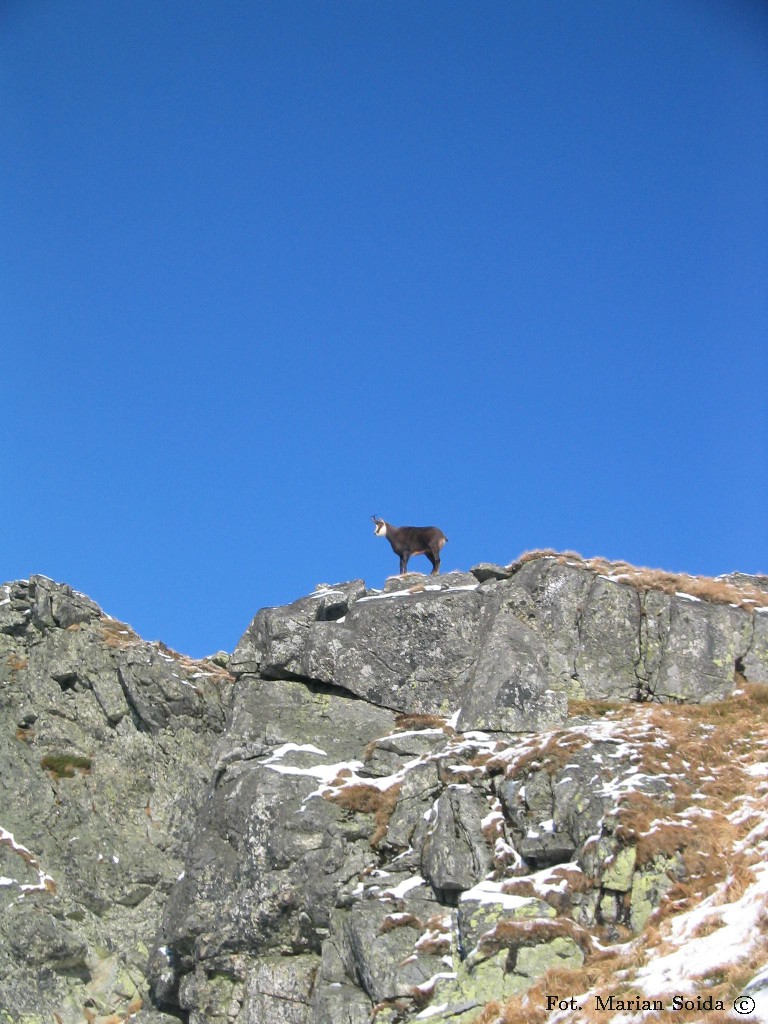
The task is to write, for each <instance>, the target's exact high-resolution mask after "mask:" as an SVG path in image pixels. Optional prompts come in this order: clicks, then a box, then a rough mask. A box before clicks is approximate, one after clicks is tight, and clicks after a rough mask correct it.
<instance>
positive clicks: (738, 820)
mask: <svg viewBox="0 0 768 1024" xmlns="http://www.w3.org/2000/svg"><path fill="white" fill-rule="evenodd" d="M620 731H621V734H622V735H623V738H625V739H626V741H627V742H632V743H634V745H635V749H637V750H638V751H639V753H640V763H639V767H640V769H641V771H642V772H643V773H644V774H648V775H665V776H667V777H668V779H669V781H670V783H671V788H672V792H671V795H670V798H669V799H668V800H658V799H653V798H652V797H650V796H647V795H644V794H642V793H638V792H636V791H635V792H629V793H626V794H624V795H623V796H622V798H621V800H620V802H619V810H618V815H617V818H616V824H615V835H616V837H617V838H618V839H620V840H621V841H623V842H624V843H626V844H632V845H635V846H636V848H637V852H638V864H639V865H642V864H644V863H648V862H650V861H652V860H653V859H654V858H657V857H662V856H663V857H669V858H674V859H676V861H677V862H678V863H679V864H682V866H683V868H684V873H683V877H682V878H681V879H680V880H678V881H676V882H674V884H673V885H672V888H671V889H670V890H669V892H668V893H667V896H666V897H665V899H664V901H663V903H662V905H661V907H660V908H659V910H657V911H656V913H655V914H654V916H653V917H652V919H651V921H650V922H649V924H648V925H647V926H646V928H645V929H644V931H643V933H642V934H641V935H640V936H638V937H635V938H633V939H632V941H628V942H625V943H623V944H615V945H613V946H611V947H609V948H607V949H603V950H593V951H592V952H591V953H590V954H588V955H587V957H586V960H585V963H584V965H583V966H582V967H581V968H579V969H578V970H571V971H563V970H562V969H558V970H555V971H550V972H548V973H547V974H546V975H545V976H544V977H542V978H541V979H539V980H538V981H537V982H536V984H535V985H533V986H532V987H531V988H530V989H529V990H528V991H527V992H526V993H525V994H524V995H521V996H516V997H514V998H513V999H510V1000H508V1001H507V1002H506V1003H504V1004H500V1003H498V1002H495V1003H489V1004H488V1006H486V1007H485V1008H484V1009H483V1010H482V1012H480V1013H479V1015H478V1017H477V1018H475V1021H473V1024H499V1022H502V1024H544V1021H546V1020H547V1018H548V1017H549V1013H548V1011H547V1010H546V997H547V995H548V994H550V993H553V992H561V993H564V994H566V996H567V997H570V995H574V996H576V997H577V1002H579V1003H582V1004H583V1006H584V1008H583V1010H582V1011H581V1012H579V1014H578V1016H574V1018H573V1019H574V1020H578V1021H580V1022H582V1021H583V1022H585V1024H607V1022H608V1021H609V1020H610V1018H611V1017H613V1016H615V1012H616V1011H615V1010H612V1011H608V1010H605V1011H601V1010H598V1009H597V1008H596V1006H595V1003H594V999H590V998H586V997H585V998H582V999H580V998H579V997H580V996H584V995H585V993H589V992H599V993H600V994H601V996H602V997H603V998H604V999H605V998H607V996H608V995H609V994H611V993H613V994H614V995H615V996H616V997H617V998H622V994H623V996H624V998H627V997H632V996H634V997H635V998H637V995H638V993H637V992H636V991H635V990H633V989H632V978H633V976H634V973H635V972H636V971H637V969H638V968H640V967H641V966H644V965H645V964H646V963H648V962H649V961H650V960H652V959H653V958H654V957H655V956H659V955H664V954H665V953H669V952H672V951H673V950H675V949H677V948H678V946H677V941H678V940H675V939H674V936H673V935H672V933H671V932H670V930H669V921H670V919H671V918H672V917H673V916H674V915H676V914H678V913H679V912H681V911H685V910H688V909H692V908H693V907H695V906H698V905H700V903H701V901H702V899H703V898H704V897H709V898H710V899H711V900H713V907H714V909H713V912H712V916H711V917H708V918H707V919H706V920H704V921H703V922H702V923H701V924H700V925H699V927H698V929H697V930H696V931H695V932H694V933H693V936H692V938H693V939H694V940H695V939H697V938H701V937H703V936H706V935H708V934H711V933H713V932H716V931H718V930H719V928H720V927H723V926H724V922H723V919H722V917H721V915H720V914H719V913H718V911H717V909H716V908H717V906H718V905H723V906H727V905H729V904H732V903H734V902H735V901H737V900H739V899H740V898H741V897H742V896H743V895H744V893H745V892H746V890H747V889H748V887H749V886H750V885H752V884H753V882H754V880H755V875H754V870H753V869H754V867H755V865H756V864H758V863H762V851H761V850H754V849H747V848H746V846H747V844H745V843H744V839H745V837H746V836H747V835H748V834H749V833H750V831H751V830H752V829H753V828H754V826H755V825H756V824H757V823H758V822H759V821H760V820H761V817H762V815H763V813H764V808H765V792H764V788H763V787H764V778H763V777H762V776H760V775H759V774H758V775H751V774H750V773H749V771H748V769H749V767H750V766H751V765H753V764H757V763H763V762H765V760H766V759H767V757H768V686H759V685H750V684H747V685H745V686H744V687H743V689H742V690H740V691H739V692H737V693H735V694H734V695H732V696H731V697H729V698H728V699H727V700H725V701H720V702H718V703H713V704H707V705H684V706H671V705H659V706H653V707H649V706H647V705H646V706H644V707H642V708H634V709H632V711H631V713H630V714H629V715H627V716H624V715H622V719H621V725H620ZM550 753H552V750H550ZM532 755H533V760H535V759H536V756H535V755H536V752H535V751H529V752H527V753H526V761H525V762H519V763H518V764H517V765H515V764H514V762H513V771H514V772H516V771H517V770H518V767H519V766H520V765H521V764H522V765H523V766H524V765H525V763H530V761H531V759H532ZM538 756H539V758H540V756H541V755H540V752H539V754H538ZM554 756H555V757H558V754H557V750H556V749H555V750H554ZM748 801H751V805H750V804H749V803H748ZM748 806H752V807H753V808H754V813H752V814H750V813H736V814H735V813H734V811H735V810H737V809H739V808H744V807H748ZM704 808H705V809H706V812H705V813H702V810H703V809H704ZM557 870H558V869H557V868H555V869H553V871H552V874H554V873H555V872H556V871H557ZM573 882H574V884H578V883H580V884H581V885H582V886H583V885H587V886H589V885H590V884H593V883H592V882H591V880H589V879H586V878H581V879H574V880H573ZM569 884H570V883H569ZM504 889H505V891H509V892H513V893H517V894H519V895H535V890H534V888H533V886H532V885H531V883H530V882H527V880H526V879H521V880H519V881H517V880H514V879H511V880H509V881H508V882H507V883H505V885H504ZM561 920H562V919H561ZM759 927H760V928H761V929H765V932H768V906H766V908H765V909H764V910H763V912H762V918H761V923H760V925H759ZM766 957H768V938H765V939H764V940H763V941H761V942H760V943H758V944H756V946H755V947H754V948H753V949H752V950H751V951H750V953H749V955H748V956H744V957H742V958H741V959H740V960H739V962H738V963H736V964H729V965H728V966H727V967H725V968H723V969H722V970H718V971H713V972H710V974H709V975H706V976H704V977H703V978H702V979H701V980H700V984H699V985H698V986H697V988H696V991H697V992H698V994H700V995H701V996H702V998H704V997H706V996H711V997H712V999H713V1001H715V1002H716V1001H717V1000H721V1001H723V1002H724V1003H725V1006H726V1010H725V1011H722V1012H721V1011H717V1010H713V1011H708V1012H706V1014H705V1017H702V1011H701V1010H699V1009H694V1010H686V1009H681V1010H679V1011H678V1010H674V1009H673V1008H672V1006H671V996H672V995H673V994H674V993H670V994H669V999H666V998H665V999H664V1002H665V1004H666V1006H667V1008H665V1009H664V1010H662V1011H659V1012H656V1013H654V1015H653V1018H652V1019H653V1021H654V1024H692V1022H694V1021H698V1022H700V1021H701V1020H702V1019H706V1021H707V1024H733V1022H734V1021H736V1020H738V1019H739V1018H738V1016H736V1015H734V1014H732V1013H731V1012H730V1011H729V1010H728V1009H727V1008H728V1007H729V1006H730V1005H732V1000H733V999H734V998H735V996H736V995H738V994H739V993H740V992H741V990H742V989H743V987H744V985H745V984H746V983H747V982H748V981H749V980H750V979H751V978H752V977H753V976H754V975H755V973H756V972H757V970H758V969H759V968H760V967H762V966H763V965H764V963H765V960H766ZM622 972H626V973H625V974H622ZM662 995H663V994H662ZM649 1019H650V1018H649ZM742 1019H744V1018H742Z"/></svg>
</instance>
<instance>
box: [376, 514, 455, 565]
mask: <svg viewBox="0 0 768 1024" xmlns="http://www.w3.org/2000/svg"><path fill="white" fill-rule="evenodd" d="M371 518H372V519H373V521H374V523H376V526H377V527H378V526H379V525H382V524H383V525H384V526H385V527H386V531H387V532H386V533H385V534H384V536H385V537H386V538H387V540H388V541H389V543H390V544H391V545H392V550H393V551H394V552H395V554H396V555H397V556H398V558H399V559H400V575H401V576H402V575H403V574H404V573H405V572H407V569H408V559H409V558H411V557H412V556H413V555H426V556H427V558H428V559H429V561H430V562H431V563H432V575H433V576H435V575H436V574H437V573H438V572H440V552H441V551H442V549H443V546H444V545H445V544H446V543H447V541H448V538H447V537H446V536H445V534H444V533H443V531H442V530H439V529H438V528H437V527H436V526H392V524H391V523H387V522H386V521H385V520H383V519H379V517H378V516H371ZM379 536H380V535H379Z"/></svg>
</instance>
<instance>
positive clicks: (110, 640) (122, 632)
mask: <svg viewBox="0 0 768 1024" xmlns="http://www.w3.org/2000/svg"><path fill="white" fill-rule="evenodd" d="M98 626H99V631H100V633H101V635H102V638H103V640H104V643H105V644H106V645H107V647H112V648H121V647H131V646H132V645H133V644H137V643H141V637H140V636H139V635H138V633H136V632H135V631H134V630H133V629H131V627H130V626H129V625H128V624H127V623H125V622H118V620H117V619H109V618H107V617H106V616H102V617H101V618H100V619H99V622H98Z"/></svg>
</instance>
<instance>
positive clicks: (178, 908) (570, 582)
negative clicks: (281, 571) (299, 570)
mask: <svg viewBox="0 0 768 1024" xmlns="http://www.w3.org/2000/svg"><path fill="white" fill-rule="evenodd" d="M0 693H1V695H2V700H1V701H0V719H1V724H2V729H1V730H0V758H1V759H2V771H1V772H0V792H1V793H2V798H1V800H0V905H1V906H2V914H1V915H0V1024H43V1022H45V1024H121V1022H123V1021H129V1020H130V1021H133V1022H135V1024H176V1022H178V1021H183V1022H188V1024H369V1022H371V1021H374V1020H375V1021H376V1022H377V1024H397V1022H410V1021H416V1020H419V1021H421V1020H428V1021H432V1022H436V1024H448V1022H451V1024H470V1022H478V1024H494V1022H498V1024H503V1022H507V1024H509V1022H513V1021H518V1020H520V1021H523V1020H525V1021H530V1022H534V1024H544V1022H546V1021H550V1020H551V1021H552V1022H553V1024H554V1021H555V1020H564V1019H573V1020H585V1021H598V1020H600V1021H605V1020H610V1019H613V1018H612V1017H611V1008H613V1009H614V1010H615V1014H614V1017H615V1019H616V1020H617V1022H618V1020H619V1017H620V1016H621V1015H622V1014H624V1016H623V1017H621V1019H622V1020H626V1019H627V1018H626V1010H627V1009H628V1008H630V1009H631V1010H632V1012H633V1017H632V1020H633V1021H643V1020H644V1019H646V1016H647V1019H648V1020H649V1021H650V1020H654V1021H659V1020H661V1021H664V1020H669V1021H672V1020H675V1021H681V1020H686V1019H690V1020H699V1019H701V1012H702V1011H701V1005H702V1001H703V1000H706V999H709V1000H711V1005H712V1006H715V1007H717V1006H719V1004H720V1003H722V1004H723V1006H725V1007H727V1008H731V1007H733V1005H734V1000H737V1001H738V1000H742V1003H741V1005H743V1006H748V1007H749V1006H752V1004H754V1005H753V1006H752V1008H751V1009H750V1010H749V1013H750V1015H751V1016H745V1017H744V1018H743V1019H745V1020H753V1021H754V1020H762V1021H768V970H767V969H766V965H767V964H768V940H766V938H765V920H766V919H768V866H766V865H767V863H768V816H767V815H766V797H767V795H768V578H766V577H748V576H745V575H743V574H733V575H732V576H728V577H720V578H718V579H715V580H712V579H702V578H698V577H689V576H682V575H674V574H668V573H660V572H652V571H649V570H641V569H637V568H635V567H632V566H629V565H626V564H624V563H608V562H605V561H603V560H596V559H593V560H585V559H582V558H580V557H578V556H575V555H568V554H565V555H563V554H557V553H554V552H551V553H533V554H531V555H529V556H526V557H523V558H521V559H520V560H519V561H517V562H515V563H513V564H511V565H507V566H501V565H494V564H487V563H484V564H482V565H478V566H475V567H474V568H473V569H471V570H470V571H469V572H466V573H448V574H445V575H442V576H437V577H434V576H430V577H424V576H420V575H416V574H409V575H407V576H404V577H397V578H393V579H390V580H389V581H388V582H387V584H386V586H385V587H384V588H383V590H373V589H370V588H368V587H366V585H365V583H364V582H363V581H362V580H354V581H351V582H347V583H340V584H334V585H320V586H318V587H317V589H316V590H315V592H314V593H312V594H310V595H308V596H306V597H302V598H300V599H299V600H297V601H295V602H294V603H293V604H290V605H287V606H284V607H277V608H266V609H262V610H261V611H259V612H258V613H257V614H256V616H255V618H254V619H253V621H252V622H251V624H250V625H249V626H248V629H247V630H246V632H245V634H244V636H243V637H242V639H241V641H240V643H239V644H238V645H237V648H236V649H235V651H234V652H232V653H231V654H223V653H220V654H217V655H215V656H214V657H212V658H210V659H204V660H202V661H195V660H192V659H190V658H187V657H184V656H183V655H180V654H178V653H176V652H174V651H172V650H170V649H169V648H167V647H165V646H164V645H163V644H161V643H148V642H146V641H144V640H142V639H141V638H140V637H139V636H137V635H136V633H135V632H134V631H133V630H132V629H131V628H130V627H129V626H127V625H125V624H123V623H120V622H117V621H116V620H115V619H112V618H111V617H109V616H108V615H106V614H105V613H104V612H103V611H102V610H101V609H100V608H99V607H98V606H97V605H96V604H95V603H94V602H93V601H91V600H90V599H89V598H87V597H85V596H84V595H82V594H79V593H77V592H76V591H74V590H72V589H71V588H70V587H69V586H66V585H64V584H60V583H55V582H53V581H51V580H49V579H47V578H45V577H40V576H36V577H32V578H31V579H29V580H27V581H20V582H15V583H8V584H6V585H4V586H3V587H2V588H0ZM676 998H677V1000H678V1001H677V1002H675V999H676ZM745 1000H746V1002H744V1001H745ZM680 1001H682V1005H681V1004H680ZM689 1004H690V1005H689ZM606 1008H608V1009H606ZM665 1014H666V1016H665ZM686 1014H687V1016H686Z"/></svg>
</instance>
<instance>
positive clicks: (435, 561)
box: [424, 551, 440, 576]
mask: <svg viewBox="0 0 768 1024" xmlns="http://www.w3.org/2000/svg"><path fill="white" fill-rule="evenodd" d="M424 554H425V555H426V556H427V558H428V559H429V560H430V562H431V563H432V572H431V575H432V576H437V574H438V573H439V572H440V553H439V552H438V553H437V554H436V555H433V554H432V552H431V551H425V552H424Z"/></svg>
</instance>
